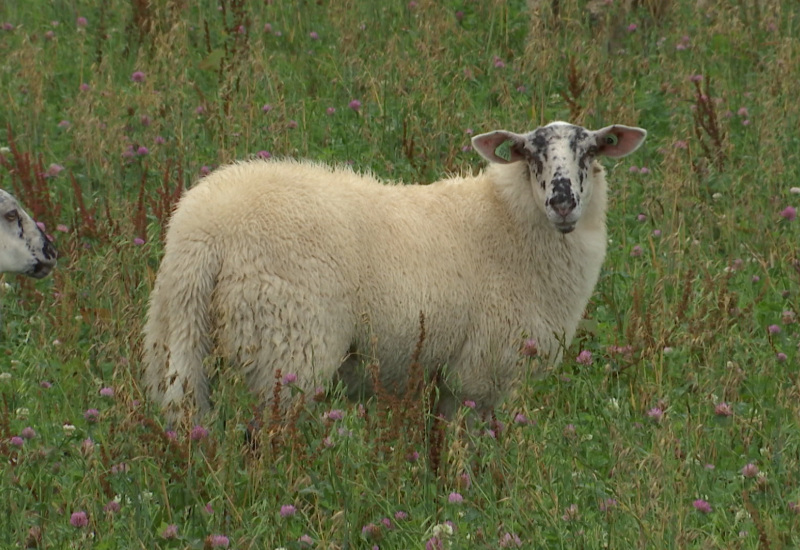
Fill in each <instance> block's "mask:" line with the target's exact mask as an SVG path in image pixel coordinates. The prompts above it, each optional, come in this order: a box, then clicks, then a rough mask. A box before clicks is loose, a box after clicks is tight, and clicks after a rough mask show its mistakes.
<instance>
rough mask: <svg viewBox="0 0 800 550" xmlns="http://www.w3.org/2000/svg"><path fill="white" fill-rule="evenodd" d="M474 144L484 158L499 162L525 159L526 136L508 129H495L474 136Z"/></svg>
mask: <svg viewBox="0 0 800 550" xmlns="http://www.w3.org/2000/svg"><path fill="white" fill-rule="evenodd" d="M472 146H473V147H474V148H475V150H476V151H478V153H480V154H481V156H482V157H483V158H485V159H486V160H488V161H491V162H497V163H498V164H510V163H512V162H517V161H520V160H525V152H524V151H525V137H524V136H521V135H519V134H515V133H514V132H507V131H506V130H495V131H494V132H489V133H488V134H481V135H479V136H475V137H473V138H472Z"/></svg>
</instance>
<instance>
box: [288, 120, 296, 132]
mask: <svg viewBox="0 0 800 550" xmlns="http://www.w3.org/2000/svg"><path fill="white" fill-rule="evenodd" d="M286 126H287V127H288V128H289V129H292V130H293V129H295V128H297V121H296V120H290V121H289V122H288V124H286Z"/></svg>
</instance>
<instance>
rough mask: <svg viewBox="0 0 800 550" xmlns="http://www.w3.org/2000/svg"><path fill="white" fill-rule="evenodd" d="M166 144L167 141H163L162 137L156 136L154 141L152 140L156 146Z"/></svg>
mask: <svg viewBox="0 0 800 550" xmlns="http://www.w3.org/2000/svg"><path fill="white" fill-rule="evenodd" d="M166 142H167V140H166V139H164V137H163V136H156V137H155V139H154V140H153V143H155V144H156V145H164V144H165V143H166Z"/></svg>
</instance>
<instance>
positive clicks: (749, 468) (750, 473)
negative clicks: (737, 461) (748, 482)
mask: <svg viewBox="0 0 800 550" xmlns="http://www.w3.org/2000/svg"><path fill="white" fill-rule="evenodd" d="M741 473H742V476H744V477H748V478H749V477H756V476H757V475H758V466H756V465H755V464H753V463H752V462H749V463H747V464H745V465H744V467H743V468H742V470H741Z"/></svg>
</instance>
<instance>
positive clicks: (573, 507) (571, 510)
mask: <svg viewBox="0 0 800 550" xmlns="http://www.w3.org/2000/svg"><path fill="white" fill-rule="evenodd" d="M579 518H580V514H579V513H578V505H577V504H570V505H569V506H567V507H566V508H565V509H564V515H563V516H561V519H563V520H564V521H576V520H577V519H579Z"/></svg>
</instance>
